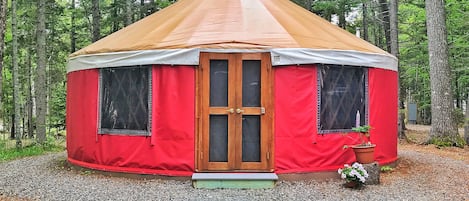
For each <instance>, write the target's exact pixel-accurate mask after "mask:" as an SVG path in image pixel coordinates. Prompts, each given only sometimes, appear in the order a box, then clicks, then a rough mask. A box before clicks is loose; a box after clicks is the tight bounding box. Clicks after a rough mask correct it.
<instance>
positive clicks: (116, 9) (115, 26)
mask: <svg viewBox="0 0 469 201" xmlns="http://www.w3.org/2000/svg"><path fill="white" fill-rule="evenodd" d="M118 4H119V3H118V2H117V0H114V1H113V3H112V5H113V8H112V18H113V20H112V32H116V31H118V30H119V20H117V17H118V16H117V13H118V12H119V6H117V5H118Z"/></svg>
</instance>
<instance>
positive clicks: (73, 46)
mask: <svg viewBox="0 0 469 201" xmlns="http://www.w3.org/2000/svg"><path fill="white" fill-rule="evenodd" d="M71 7H72V16H71V28H70V53H74V52H75V51H76V44H77V38H76V31H75V20H76V9H75V0H72V6H71Z"/></svg>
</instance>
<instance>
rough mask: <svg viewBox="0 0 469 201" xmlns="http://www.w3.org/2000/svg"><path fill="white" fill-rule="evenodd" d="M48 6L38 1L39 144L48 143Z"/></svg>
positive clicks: (37, 131)
mask: <svg viewBox="0 0 469 201" xmlns="http://www.w3.org/2000/svg"><path fill="white" fill-rule="evenodd" d="M45 7H46V5H45V0H38V4H37V49H36V50H37V57H38V58H37V67H36V71H37V72H36V75H37V77H36V86H37V88H36V89H37V90H36V103H37V105H36V115H37V118H36V129H37V130H36V133H37V142H38V143H39V144H43V143H44V142H45V141H46V113H47V101H46V98H47V94H46V92H47V86H46V22H45V21H46V16H45V15H46V13H45V10H46V8H45Z"/></svg>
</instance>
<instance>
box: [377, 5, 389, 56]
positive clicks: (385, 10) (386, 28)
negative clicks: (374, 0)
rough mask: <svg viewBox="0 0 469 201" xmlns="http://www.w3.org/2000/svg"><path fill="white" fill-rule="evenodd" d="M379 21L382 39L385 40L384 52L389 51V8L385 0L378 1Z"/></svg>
mask: <svg viewBox="0 0 469 201" xmlns="http://www.w3.org/2000/svg"><path fill="white" fill-rule="evenodd" d="M379 5H380V9H381V19H382V20H383V27H384V37H385V38H386V50H387V51H388V52H389V51H391V35H390V27H389V7H388V2H387V0H379Z"/></svg>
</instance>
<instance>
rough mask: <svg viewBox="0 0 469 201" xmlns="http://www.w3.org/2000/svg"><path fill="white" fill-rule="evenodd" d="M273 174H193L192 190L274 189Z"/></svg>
mask: <svg viewBox="0 0 469 201" xmlns="http://www.w3.org/2000/svg"><path fill="white" fill-rule="evenodd" d="M277 180H278V176H277V174H275V173H194V174H192V185H193V186H194V188H243V189H249V188H274V187H275V182H276V181H277Z"/></svg>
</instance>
